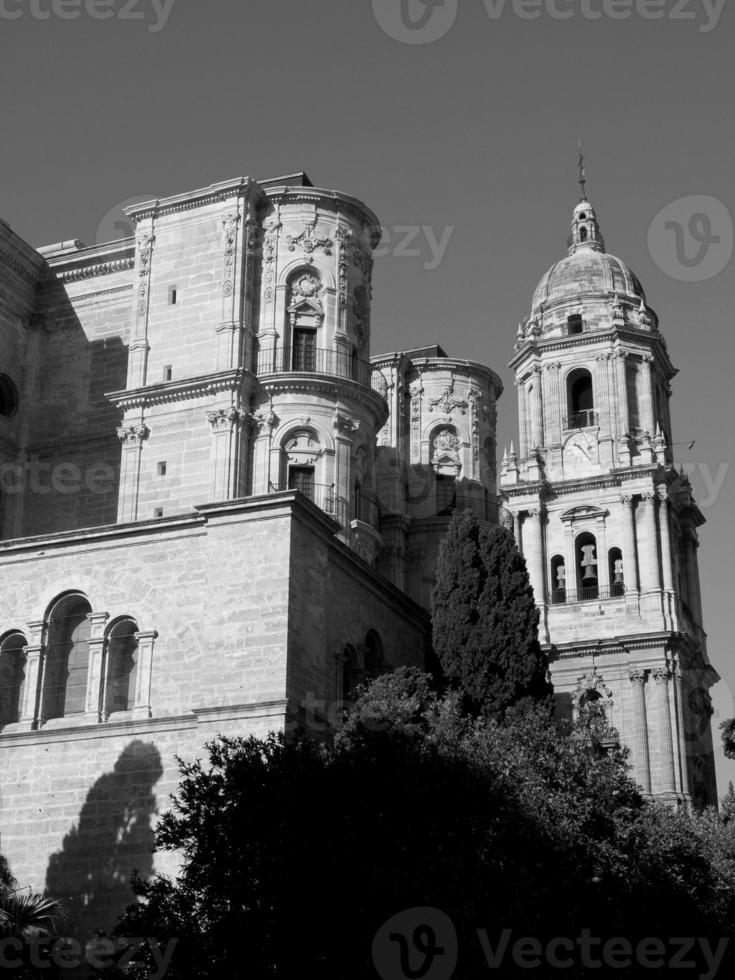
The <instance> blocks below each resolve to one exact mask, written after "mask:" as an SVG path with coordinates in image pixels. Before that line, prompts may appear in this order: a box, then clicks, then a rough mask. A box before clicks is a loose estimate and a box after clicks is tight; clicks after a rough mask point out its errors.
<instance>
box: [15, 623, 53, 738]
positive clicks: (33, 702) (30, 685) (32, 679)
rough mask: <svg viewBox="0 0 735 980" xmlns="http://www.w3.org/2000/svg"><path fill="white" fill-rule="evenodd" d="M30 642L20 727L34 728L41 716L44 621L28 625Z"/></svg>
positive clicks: (26, 649)
mask: <svg viewBox="0 0 735 980" xmlns="http://www.w3.org/2000/svg"><path fill="white" fill-rule="evenodd" d="M28 625H29V627H30V632H31V642H30V643H29V644H28V646H27V647H26V648H25V655H26V663H25V682H24V686H23V704H22V705H21V706H20V725H21V726H22V727H23V728H24V729H29V730H30V729H33V728H36V726H37V724H38V720H39V718H40V716H41V710H42V705H41V700H42V697H43V675H44V659H45V658H44V636H45V632H46V628H47V626H48V623H46V622H45V621H44V620H38V621H37V622H33V623H29V624H28Z"/></svg>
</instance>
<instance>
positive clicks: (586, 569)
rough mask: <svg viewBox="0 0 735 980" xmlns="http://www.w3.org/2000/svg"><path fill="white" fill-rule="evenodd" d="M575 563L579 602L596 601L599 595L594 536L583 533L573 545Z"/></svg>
mask: <svg viewBox="0 0 735 980" xmlns="http://www.w3.org/2000/svg"><path fill="white" fill-rule="evenodd" d="M575 553H576V561H577V597H578V598H579V599H581V600H585V599H597V598H598V597H599V594H600V590H599V578H598V571H597V541H596V539H595V536H594V534H590V532H589V531H585V532H584V533H583V534H580V535H579V537H578V538H577V541H576V545H575Z"/></svg>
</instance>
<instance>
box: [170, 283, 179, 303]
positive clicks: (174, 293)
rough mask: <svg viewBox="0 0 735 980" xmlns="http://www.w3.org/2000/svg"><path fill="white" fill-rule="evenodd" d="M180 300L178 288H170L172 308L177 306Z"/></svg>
mask: <svg viewBox="0 0 735 980" xmlns="http://www.w3.org/2000/svg"><path fill="white" fill-rule="evenodd" d="M178 298H179V289H178V286H169V290H168V302H169V305H170V306H176V301H177V299H178Z"/></svg>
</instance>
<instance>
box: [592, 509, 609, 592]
mask: <svg viewBox="0 0 735 980" xmlns="http://www.w3.org/2000/svg"><path fill="white" fill-rule="evenodd" d="M595 540H596V541H597V584H598V586H599V589H600V595H601V596H602V597H603V598H604V597H606V596H609V595H610V561H609V558H608V554H607V529H606V527H605V521H604V519H600V520H599V521H598V524H597V528H596V531H595Z"/></svg>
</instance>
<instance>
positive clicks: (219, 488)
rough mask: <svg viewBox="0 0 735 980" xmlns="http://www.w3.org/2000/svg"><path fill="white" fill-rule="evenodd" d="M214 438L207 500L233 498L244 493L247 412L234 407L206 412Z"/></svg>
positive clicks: (248, 432)
mask: <svg viewBox="0 0 735 980" xmlns="http://www.w3.org/2000/svg"><path fill="white" fill-rule="evenodd" d="M207 420H208V422H209V424H210V425H211V426H212V435H213V439H214V445H213V452H212V457H211V459H212V466H211V472H210V491H209V492H210V498H209V499H210V500H211V501H213V502H214V501H220V500H235V499H237V498H238V497H242V496H244V495H245V488H246V483H247V459H248V440H249V434H250V425H251V416H250V415H249V414H248V413H247V412H242V411H240V410H239V409H237V408H233V407H231V408H219V409H216V410H214V411H212V412H208V413H207Z"/></svg>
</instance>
